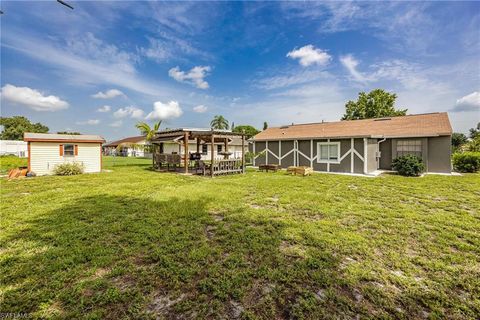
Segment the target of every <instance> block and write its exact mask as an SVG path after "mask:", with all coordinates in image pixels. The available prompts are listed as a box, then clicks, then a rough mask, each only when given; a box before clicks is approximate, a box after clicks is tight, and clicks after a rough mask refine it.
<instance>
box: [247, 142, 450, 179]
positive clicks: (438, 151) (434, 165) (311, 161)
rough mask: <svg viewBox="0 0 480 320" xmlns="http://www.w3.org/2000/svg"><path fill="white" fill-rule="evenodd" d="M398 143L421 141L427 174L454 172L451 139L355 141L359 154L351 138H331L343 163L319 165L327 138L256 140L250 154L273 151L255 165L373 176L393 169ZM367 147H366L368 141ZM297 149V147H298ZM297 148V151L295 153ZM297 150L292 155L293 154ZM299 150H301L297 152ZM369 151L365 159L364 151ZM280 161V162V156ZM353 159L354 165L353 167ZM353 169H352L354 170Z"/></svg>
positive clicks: (260, 158) (257, 160)
mask: <svg viewBox="0 0 480 320" xmlns="http://www.w3.org/2000/svg"><path fill="white" fill-rule="evenodd" d="M399 140H421V141H422V158H423V161H424V163H425V166H426V170H427V172H442V173H450V172H451V161H450V156H451V146H450V144H451V137H450V136H444V137H430V138H404V139H402V138H395V139H386V140H385V141H384V142H382V143H380V146H379V145H378V141H379V139H366V140H364V139H363V138H355V139H353V149H354V150H355V151H356V152H350V150H351V147H352V145H351V144H352V143H351V142H352V139H330V142H340V157H341V158H342V160H341V161H340V163H320V162H318V161H317V157H318V150H317V143H318V142H327V141H328V139H314V140H313V145H312V142H311V141H312V140H298V141H295V140H284V141H268V143H267V142H265V141H255V142H254V143H253V144H255V148H253V144H252V145H251V146H250V151H251V152H253V151H254V150H255V152H256V153H259V152H262V151H264V150H265V149H266V147H267V145H268V149H269V150H270V152H268V155H267V152H265V153H264V154H262V155H260V156H258V157H257V158H256V159H255V165H257V166H258V165H261V164H266V163H269V164H279V165H280V166H281V167H282V168H286V167H288V166H293V165H297V166H308V167H310V166H311V167H313V169H314V170H315V171H327V172H345V173H371V172H374V171H375V170H377V168H380V169H386V170H391V167H392V160H393V159H394V158H395V157H396V154H397V141H399ZM364 141H365V142H366V144H365V142H364ZM295 146H296V148H295ZM294 149H295V150H294ZM292 150H294V151H293V152H291V151H292ZM297 150H298V151H297ZM365 150H366V156H365V155H364V152H365ZM378 151H381V157H380V158H379V159H377V152H378ZM276 156H278V157H280V158H281V159H277V157H276ZM364 157H366V167H364V161H363V158H364ZM352 160H353V166H352ZM352 167H353V170H352Z"/></svg>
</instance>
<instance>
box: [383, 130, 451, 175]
mask: <svg viewBox="0 0 480 320" xmlns="http://www.w3.org/2000/svg"><path fill="white" fill-rule="evenodd" d="M399 140H421V141H422V160H423V162H424V163H425V167H426V171H427V172H441V173H450V172H451V171H452V167H451V166H452V165H451V137H450V136H442V137H429V138H404V139H402V138H396V139H387V140H386V141H385V142H382V143H381V144H380V151H381V152H382V154H381V158H380V168H381V169H386V170H391V169H392V161H393V159H395V157H396V155H397V142H398V141H399Z"/></svg>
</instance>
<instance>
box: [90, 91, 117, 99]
mask: <svg viewBox="0 0 480 320" xmlns="http://www.w3.org/2000/svg"><path fill="white" fill-rule="evenodd" d="M122 96H123V97H125V94H124V93H123V92H122V91H120V90H117V89H110V90H107V91H105V92H101V91H100V92H97V93H95V94H93V95H92V98H95V99H112V98H115V97H122Z"/></svg>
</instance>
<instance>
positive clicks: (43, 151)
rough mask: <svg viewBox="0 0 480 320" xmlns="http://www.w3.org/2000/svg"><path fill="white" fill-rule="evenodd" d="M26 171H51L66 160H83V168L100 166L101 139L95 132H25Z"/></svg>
mask: <svg viewBox="0 0 480 320" xmlns="http://www.w3.org/2000/svg"><path fill="white" fill-rule="evenodd" d="M23 140H24V141H26V142H27V143H28V145H27V148H28V171H33V172H35V173H36V174H37V175H45V174H51V173H52V172H53V169H54V168H55V166H57V165H59V164H62V163H66V162H78V163H81V164H83V166H84V169H85V172H100V171H101V170H102V143H104V142H105V140H104V139H103V138H102V137H100V136H97V135H83V134H82V135H71V134H49V133H28V132H26V133H25V134H24V138H23Z"/></svg>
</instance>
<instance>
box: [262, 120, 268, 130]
mask: <svg viewBox="0 0 480 320" xmlns="http://www.w3.org/2000/svg"><path fill="white" fill-rule="evenodd" d="M267 128H268V123H267V121H264V122H263V130H267Z"/></svg>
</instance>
